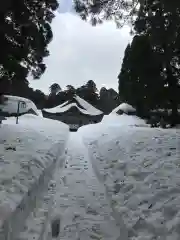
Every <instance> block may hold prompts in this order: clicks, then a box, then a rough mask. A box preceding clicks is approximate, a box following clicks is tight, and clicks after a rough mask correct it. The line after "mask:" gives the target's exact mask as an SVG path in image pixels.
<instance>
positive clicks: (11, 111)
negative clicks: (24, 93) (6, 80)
mask: <svg viewBox="0 0 180 240" xmlns="http://www.w3.org/2000/svg"><path fill="white" fill-rule="evenodd" d="M4 99H5V101H4V103H3V104H0V113H1V115H3V116H6V117H9V116H16V115H17V111H18V105H19V115H23V114H26V113H31V114H34V115H37V116H38V115H40V114H39V112H38V109H37V107H36V105H35V104H34V103H33V102H32V101H31V100H29V99H27V98H23V97H19V96H11V95H4Z"/></svg>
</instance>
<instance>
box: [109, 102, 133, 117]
mask: <svg viewBox="0 0 180 240" xmlns="http://www.w3.org/2000/svg"><path fill="white" fill-rule="evenodd" d="M135 112H136V109H135V108H134V107H132V106H131V105H129V104H128V103H121V104H120V105H119V106H118V107H116V108H115V109H114V110H113V111H112V112H111V113H116V114H119V115H121V114H123V113H125V114H135Z"/></svg>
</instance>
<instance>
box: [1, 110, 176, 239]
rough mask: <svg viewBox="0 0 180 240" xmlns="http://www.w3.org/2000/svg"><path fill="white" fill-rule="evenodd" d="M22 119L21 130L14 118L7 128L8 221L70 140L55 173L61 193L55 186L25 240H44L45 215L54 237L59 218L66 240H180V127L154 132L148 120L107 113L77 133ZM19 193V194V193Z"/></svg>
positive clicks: (4, 142) (4, 174) (4, 149)
mask: <svg viewBox="0 0 180 240" xmlns="http://www.w3.org/2000/svg"><path fill="white" fill-rule="evenodd" d="M19 122H20V124H19V125H15V118H10V119H8V120H7V122H5V124H4V125H2V128H0V133H1V134H0V150H1V152H2V153H3V154H2V155H1V156H0V157H1V158H0V159H1V160H0V164H1V165H0V166H2V167H1V168H0V170H2V171H1V172H2V173H1V174H0V181H1V184H0V187H1V190H0V204H1V205H0V217H1V220H2V217H3V216H4V217H5V218H6V216H7V215H8V214H9V213H8V212H7V211H6V210H8V209H9V205H10V206H12V207H13V206H15V203H16V201H18V199H19V198H20V196H21V195H20V194H23V193H24V192H26V191H27V190H26V189H27V188H28V186H29V185H28V184H30V182H28V178H27V176H30V177H34V178H36V173H39V172H38V171H40V170H41V168H42V169H43V168H46V169H47V165H48V163H49V164H50V162H51V161H53V159H55V158H56V159H57V157H59V156H58V154H59V153H58V151H59V147H60V145H61V144H62V143H63V142H64V141H65V139H66V140H67V138H68V137H69V139H68V143H67V147H66V151H65V157H63V159H61V160H60V161H62V162H61V164H60V166H59V165H58V166H57V165H55V166H56V174H55V175H53V174H52V175H49V177H51V178H52V179H53V178H54V177H55V178H54V180H55V185H56V186H55V189H54V190H53V193H52V194H51V189H50V188H51V182H50V188H49V191H48V192H47V191H46V193H45V194H44V195H43V197H42V198H43V199H42V201H41V203H40V206H39V207H38V210H37V213H36V216H34V215H32V216H29V218H28V220H27V221H26V229H24V232H23V233H22V234H21V236H19V238H18V240H19V239H23V240H25V239H26V240H27V239H32V238H33V239H35V240H36V239H38V237H37V234H38V233H39V232H38V231H37V227H38V226H39V224H40V223H39V219H43V218H42V215H43V214H44V213H45V214H47V215H46V221H47V223H46V224H45V227H44V232H47V231H49V238H48V240H51V235H50V230H49V228H48V225H50V223H51V220H53V219H58V218H59V219H60V235H59V236H58V238H57V239H59V240H60V239H61V240H86V239H87V240H88V239H89V240H90V239H99V240H100V239H101V240H102V239H103V240H104V239H105V240H155V239H156V240H179V239H180V231H179V226H180V210H179V209H180V177H179V176H180V130H178V129H156V128H149V126H148V125H146V124H145V122H144V121H143V120H142V119H139V118H137V117H135V116H127V115H125V114H123V115H121V116H118V115H114V116H109V117H108V116H106V117H105V118H104V119H103V121H102V122H101V123H99V124H91V125H87V126H84V127H82V128H80V129H79V130H78V132H76V133H69V134H67V133H68V127H67V126H66V125H65V124H62V123H60V122H57V121H53V120H48V119H44V118H42V117H39V116H33V115H26V116H22V117H20V121H19ZM10 135H11V136H10ZM27 136H28V137H27ZM65 136H66V137H65ZM47 154H49V155H48V157H47ZM3 156H4V157H3ZM32 158H33V159H32ZM2 159H3V160H2ZM31 161H32V165H31ZM64 161H66V165H65V168H64V170H63V171H62V168H61V167H63V162H64ZM27 165H28V166H30V170H31V171H30V170H26V166H27ZM38 166H40V168H38ZM12 169H13V170H12ZM24 169H25V170H26V171H25V170H24ZM32 170H33V171H32ZM25 174H26V176H25ZM28 174H30V175H28ZM47 175H48V174H47ZM4 179H5V184H4V182H3V181H4ZM48 180H50V178H49V179H48ZM2 183H3V184H2ZM26 183H27V184H26ZM46 185H49V184H46ZM38 186H40V185H38ZM47 187H48V186H47ZM14 189H15V192H18V194H19V195H18V194H14V193H13V194H12V193H11V190H14ZM16 189H17V190H16ZM38 191H39V188H37V189H36V191H34V193H37V192H38ZM1 193H2V194H1ZM50 195H51V196H50ZM4 196H5V197H4ZM49 196H50V197H49ZM47 198H51V200H50V202H48V204H47ZM7 199H11V201H9V203H8V202H7V201H6V200H7ZM27 199H28V198H27ZM27 202H28V201H27ZM2 203H3V204H2ZM7 203H8V204H9V205H7ZM13 204H14V205H13ZM49 206H51V208H52V206H53V209H51V214H50V216H49V215H48V214H49V210H47V209H48V208H49ZM2 210H3V211H2ZM2 213H3V214H4V215H3V214H2ZM6 214H7V215H6ZM22 220H23V218H21V221H22ZM43 221H44V220H43ZM18 224H19V222H18ZM18 224H16V225H17V226H18ZM16 225H14V228H15V226H16ZM27 225H28V226H27ZM29 226H30V227H29ZM27 229H28V230H27ZM34 231H37V232H36V236H35V233H34ZM27 234H29V235H27ZM0 237H1V235H0ZM0 239H1V238H0ZM41 239H46V238H45V237H44V238H43V237H41ZM46 240H47V239H46Z"/></svg>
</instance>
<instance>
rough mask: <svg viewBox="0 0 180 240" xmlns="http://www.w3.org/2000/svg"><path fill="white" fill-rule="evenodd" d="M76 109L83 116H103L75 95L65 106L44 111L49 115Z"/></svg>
mask: <svg viewBox="0 0 180 240" xmlns="http://www.w3.org/2000/svg"><path fill="white" fill-rule="evenodd" d="M74 107H75V108H76V109H77V110H78V111H80V112H81V113H83V114H86V115H91V116H97V115H101V114H103V112H102V111H100V110H99V109H97V108H95V107H93V106H92V105H91V104H89V103H88V102H86V101H85V100H84V99H82V98H80V97H79V96H77V95H75V96H74V97H73V99H72V100H70V101H66V102H64V103H63V104H61V105H59V106H56V107H54V108H49V109H44V111H45V112H48V113H63V112H67V111H70V110H71V109H72V108H74Z"/></svg>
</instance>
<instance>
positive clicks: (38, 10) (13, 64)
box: [0, 0, 58, 92]
mask: <svg viewBox="0 0 180 240" xmlns="http://www.w3.org/2000/svg"><path fill="white" fill-rule="evenodd" d="M57 7H58V3H57V0H31V1H28V0H26V1H22V0H7V1H2V2H1V4H0V45H1V49H2V50H1V55H0V81H1V82H3V83H4V84H5V82H6V81H10V82H13V81H15V80H20V81H21V80H22V81H23V80H25V79H26V77H27V76H28V75H29V74H32V76H33V77H34V78H39V77H40V76H41V74H43V72H44V71H45V69H46V66H45V64H44V62H43V58H44V57H46V56H48V54H49V52H48V50H47V46H48V44H49V43H50V41H51V40H52V37H53V34H52V31H51V27H50V23H51V21H52V19H53V17H54V14H53V11H54V10H56V9H57ZM3 86H4V85H3V84H1V87H2V88H3ZM1 92H3V90H2V89H1Z"/></svg>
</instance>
